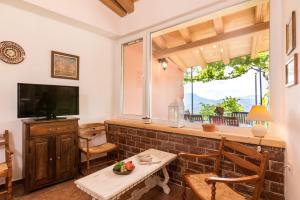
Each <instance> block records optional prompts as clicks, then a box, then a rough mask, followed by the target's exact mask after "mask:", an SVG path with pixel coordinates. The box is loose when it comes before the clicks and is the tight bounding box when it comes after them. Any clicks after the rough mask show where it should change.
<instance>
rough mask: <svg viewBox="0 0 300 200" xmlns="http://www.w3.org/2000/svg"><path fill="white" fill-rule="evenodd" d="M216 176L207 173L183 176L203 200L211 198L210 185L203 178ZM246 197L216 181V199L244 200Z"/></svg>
mask: <svg viewBox="0 0 300 200" xmlns="http://www.w3.org/2000/svg"><path fill="white" fill-rule="evenodd" d="M212 176H216V175H215V174H213V173H208V174H189V175H185V176H184V178H185V180H186V182H187V184H188V185H189V186H190V187H191V189H192V190H193V192H194V193H195V194H196V195H197V196H198V197H200V198H201V199H203V200H211V185H208V184H207V183H206V182H205V178H207V177H212ZM245 199H246V197H244V196H242V195H240V194H239V193H237V192H236V191H234V190H233V189H231V188H230V187H229V186H228V185H226V184H225V183H216V200H245Z"/></svg>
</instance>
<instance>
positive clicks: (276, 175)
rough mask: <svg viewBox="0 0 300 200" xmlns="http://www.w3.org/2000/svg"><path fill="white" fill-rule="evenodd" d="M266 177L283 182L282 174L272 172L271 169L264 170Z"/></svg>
mask: <svg viewBox="0 0 300 200" xmlns="http://www.w3.org/2000/svg"><path fill="white" fill-rule="evenodd" d="M266 179H267V180H269V181H274V182H278V183H283V181H284V176H283V174H280V173H276V172H272V171H266Z"/></svg>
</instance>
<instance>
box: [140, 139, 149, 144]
mask: <svg viewBox="0 0 300 200" xmlns="http://www.w3.org/2000/svg"><path fill="white" fill-rule="evenodd" d="M141 142H142V143H144V144H151V140H150V139H149V138H146V137H142V138H141Z"/></svg>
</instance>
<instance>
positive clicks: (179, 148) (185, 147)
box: [175, 144, 189, 152]
mask: <svg viewBox="0 0 300 200" xmlns="http://www.w3.org/2000/svg"><path fill="white" fill-rule="evenodd" d="M175 149H176V150H177V151H182V152H188V149H189V148H188V145H185V144H175Z"/></svg>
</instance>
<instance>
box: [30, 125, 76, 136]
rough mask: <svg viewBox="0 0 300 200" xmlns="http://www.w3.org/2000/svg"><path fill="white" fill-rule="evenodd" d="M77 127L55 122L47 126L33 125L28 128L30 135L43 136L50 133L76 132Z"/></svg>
mask: <svg viewBox="0 0 300 200" xmlns="http://www.w3.org/2000/svg"><path fill="white" fill-rule="evenodd" d="M76 128H77V125H76V124H75V123H70V122H56V123H48V124H34V125H32V126H30V135H32V136H35V135H45V134H51V133H60V132H67V131H68V132H69V131H76Z"/></svg>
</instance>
